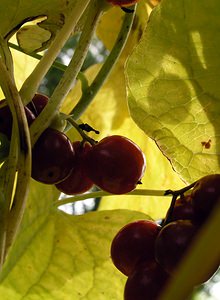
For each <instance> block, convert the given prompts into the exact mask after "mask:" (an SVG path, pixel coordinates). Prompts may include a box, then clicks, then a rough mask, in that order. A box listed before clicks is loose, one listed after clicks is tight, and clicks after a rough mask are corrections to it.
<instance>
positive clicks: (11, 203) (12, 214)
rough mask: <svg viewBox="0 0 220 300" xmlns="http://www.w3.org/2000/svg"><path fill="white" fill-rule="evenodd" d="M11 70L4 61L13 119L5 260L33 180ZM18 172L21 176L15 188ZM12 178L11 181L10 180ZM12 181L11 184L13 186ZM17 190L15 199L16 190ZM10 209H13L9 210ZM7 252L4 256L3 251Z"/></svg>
mask: <svg viewBox="0 0 220 300" xmlns="http://www.w3.org/2000/svg"><path fill="white" fill-rule="evenodd" d="M10 71H11V70H8V69H7V66H6V65H5V64H4V62H3V61H2V59H1V58H0V85H1V88H2V90H3V93H4V95H5V97H6V99H7V102H8V105H9V107H10V110H11V112H12V116H13V129H12V142H11V145H10V154H9V158H8V159H7V160H6V162H5V164H6V166H5V168H6V174H5V185H6V187H5V188H6V189H5V190H3V194H4V195H5V197H6V196H7V198H6V199H5V200H6V201H5V207H4V218H3V220H4V221H5V222H6V223H5V228H6V230H7V232H6V245H5V249H1V257H2V258H3V259H4V258H5V257H6V255H7V251H8V249H9V247H10V245H11V244H12V242H13V240H14V238H15V236H16V233H17V231H18V228H19V225H20V222H21V219H22V216H23V213H24V207H25V203H26V199H27V193H28V187H29V180H30V176H31V144H30V135H29V129H28V124H27V119H26V115H25V111H24V107H23V103H22V101H21V98H20V95H19V92H18V90H17V88H16V85H15V81H14V77H12V75H11V72H10ZM15 173H16V175H17V180H16V184H15V186H14V179H15V176H16V175H15ZM7 179H8V180H7ZM8 182H10V184H9V185H7V184H8ZM13 187H15V194H14V198H13V199H12V191H13ZM9 209H10V210H9ZM2 251H4V253H3V252H2Z"/></svg>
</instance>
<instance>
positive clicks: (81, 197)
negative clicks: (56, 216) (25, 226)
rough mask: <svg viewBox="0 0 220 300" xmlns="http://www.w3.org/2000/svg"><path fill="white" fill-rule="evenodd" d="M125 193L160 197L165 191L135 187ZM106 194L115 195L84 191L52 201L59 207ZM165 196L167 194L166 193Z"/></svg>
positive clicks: (106, 194)
mask: <svg viewBox="0 0 220 300" xmlns="http://www.w3.org/2000/svg"><path fill="white" fill-rule="evenodd" d="M126 195H128V196H158V197H161V196H164V195H165V191H164V190H148V189H135V190H134V191H131V192H129V193H127V194H126ZM106 196H115V194H110V193H108V192H104V191H98V192H90V193H85V194H82V195H76V196H73V197H68V198H67V199H63V200H58V201H56V202H54V206H55V207H59V206H61V205H64V204H69V203H73V202H76V201H82V200H86V199H89V198H101V197H106ZM166 196H168V195H166Z"/></svg>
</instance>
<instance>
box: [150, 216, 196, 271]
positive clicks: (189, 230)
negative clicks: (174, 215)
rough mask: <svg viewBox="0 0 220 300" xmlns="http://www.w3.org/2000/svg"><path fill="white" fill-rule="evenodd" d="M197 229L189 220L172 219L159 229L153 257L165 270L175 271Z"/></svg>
mask: <svg viewBox="0 0 220 300" xmlns="http://www.w3.org/2000/svg"><path fill="white" fill-rule="evenodd" d="M197 231H198V229H197V227H196V226H195V225H193V224H192V222H191V221H189V220H179V221H174V222H171V223H169V224H167V225H165V226H164V227H163V228H162V229H161V231H160V233H159V234H158V237H157V239H156V243H155V258H156V260H157V262H158V263H159V264H160V265H161V266H162V267H163V268H164V270H165V271H166V272H168V273H169V274H172V273H173V271H175V269H176V267H177V265H178V263H179V262H180V260H181V259H182V257H183V256H184V254H185V253H186V250H187V248H188V247H189V245H190V243H191V242H192V240H193V238H194V237H195V234H196V233H197Z"/></svg>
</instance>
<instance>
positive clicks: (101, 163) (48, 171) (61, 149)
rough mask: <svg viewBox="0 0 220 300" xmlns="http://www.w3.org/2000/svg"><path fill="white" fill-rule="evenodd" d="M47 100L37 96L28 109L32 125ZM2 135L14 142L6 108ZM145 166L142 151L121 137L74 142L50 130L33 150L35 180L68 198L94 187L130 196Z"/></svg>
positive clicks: (0, 118) (1, 114)
mask: <svg viewBox="0 0 220 300" xmlns="http://www.w3.org/2000/svg"><path fill="white" fill-rule="evenodd" d="M48 100H49V99H48V97H46V96H44V95H41V94H36V95H35V96H34V98H33V99H32V101H31V102H30V103H29V104H28V105H27V106H25V112H26V117H27V120H28V124H29V125H31V124H32V123H33V122H34V120H35V118H37V117H38V116H39V114H40V113H41V112H42V110H43V109H44V107H45V106H46V105H47V103H48ZM2 104H5V100H3V101H2ZM0 132H1V133H3V134H5V135H6V136H7V138H8V139H9V140H10V139H11V132H12V114H11V111H10V109H9V107H8V106H7V105H5V106H3V107H2V108H1V109H0ZM90 140H91V139H90ZM145 167H146V161H145V156H144V154H143V152H142V151H141V149H140V148H139V147H138V146H137V145H136V144H135V143H133V142H132V141H131V140H130V139H128V138H126V137H124V136H119V135H113V136H108V137H105V138H103V139H102V140H101V141H99V142H95V141H94V142H93V143H89V142H87V141H84V140H82V141H74V142H71V141H70V140H69V138H68V137H67V135H66V134H65V133H64V132H62V131H59V130H57V129H54V128H51V127H49V128H47V129H46V130H45V131H44V132H43V133H42V134H41V136H40V137H39V138H38V140H37V142H36V143H35V145H34V147H33V149H32V178H33V179H35V180H37V181H39V182H42V183H45V184H55V186H56V187H57V188H58V189H59V190H60V191H61V192H63V193H65V194H68V195H73V194H81V193H84V192H86V191H88V190H89V189H91V188H92V186H93V185H96V186H98V187H99V188H100V189H102V190H104V191H107V192H109V193H113V194H124V193H128V192H130V191H131V190H133V189H134V188H135V187H136V185H137V184H138V183H140V180H141V178H142V177H143V174H144V171H145Z"/></svg>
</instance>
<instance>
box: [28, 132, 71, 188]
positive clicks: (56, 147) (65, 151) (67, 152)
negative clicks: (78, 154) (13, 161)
mask: <svg viewBox="0 0 220 300" xmlns="http://www.w3.org/2000/svg"><path fill="white" fill-rule="evenodd" d="M74 156H75V153H74V149H73V146H72V144H71V142H70V140H69V139H68V137H67V136H66V135H65V134H64V133H62V132H60V131H58V130H55V129H52V128H47V129H46V130H45V131H44V132H43V133H42V134H41V136H40V137H39V139H38V140H37V142H36V144H35V145H34V148H33V150H32V177H33V178H34V179H35V180H37V181H40V182H42V183H47V184H56V183H58V182H60V181H61V180H64V179H65V178H66V177H67V176H68V175H69V174H70V172H71V171H72V168H73V166H74Z"/></svg>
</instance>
